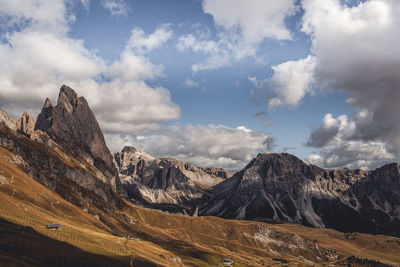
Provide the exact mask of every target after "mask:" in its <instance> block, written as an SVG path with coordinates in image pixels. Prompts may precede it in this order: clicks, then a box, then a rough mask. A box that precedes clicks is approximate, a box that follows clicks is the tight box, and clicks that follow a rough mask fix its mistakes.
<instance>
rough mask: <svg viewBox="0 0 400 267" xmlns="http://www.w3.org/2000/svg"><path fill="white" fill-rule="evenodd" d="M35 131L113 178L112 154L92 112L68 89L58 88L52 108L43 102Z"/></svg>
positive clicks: (81, 99) (115, 171)
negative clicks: (48, 137)
mask: <svg viewBox="0 0 400 267" xmlns="http://www.w3.org/2000/svg"><path fill="white" fill-rule="evenodd" d="M35 130H41V131H44V132H46V133H47V134H48V135H49V136H50V137H51V139H53V140H54V141H55V142H56V143H58V144H60V145H63V146H65V147H67V148H68V149H70V150H71V151H72V152H73V153H75V154H76V155H77V156H80V157H83V158H84V159H85V160H87V161H88V162H90V163H91V164H93V165H94V166H95V167H96V168H98V169H99V170H101V171H102V172H103V173H104V175H105V176H107V177H110V178H111V177H114V176H116V175H117V169H116V167H115V165H114V162H113V157H112V154H111V152H110V150H109V149H108V148H107V146H106V143H105V141H104V136H103V133H102V132H101V129H100V127H99V124H98V123H97V120H96V118H95V116H94V114H93V112H92V111H91V109H90V108H89V105H88V103H87V102H86V100H85V98H83V97H78V95H77V94H76V93H75V91H74V90H73V89H71V88H70V87H68V86H66V85H63V86H62V87H61V89H60V93H59V96H58V103H57V105H56V106H53V105H52V104H51V102H50V100H49V99H46V102H45V104H44V106H43V109H42V111H41V113H40V114H39V116H38V118H37V121H36V125H35Z"/></svg>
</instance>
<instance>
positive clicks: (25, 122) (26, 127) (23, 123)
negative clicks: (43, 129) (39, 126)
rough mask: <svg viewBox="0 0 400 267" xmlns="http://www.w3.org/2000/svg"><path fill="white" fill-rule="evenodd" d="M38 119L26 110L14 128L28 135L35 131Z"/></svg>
mask: <svg viewBox="0 0 400 267" xmlns="http://www.w3.org/2000/svg"><path fill="white" fill-rule="evenodd" d="M35 124H36V120H35V119H34V118H33V117H32V116H31V115H30V114H29V113H28V112H24V114H22V116H21V118H20V119H19V120H18V121H17V123H16V124H15V126H14V130H15V131H17V132H18V133H21V134H24V135H26V136H28V137H30V136H31V134H32V133H33V132H34V131H35Z"/></svg>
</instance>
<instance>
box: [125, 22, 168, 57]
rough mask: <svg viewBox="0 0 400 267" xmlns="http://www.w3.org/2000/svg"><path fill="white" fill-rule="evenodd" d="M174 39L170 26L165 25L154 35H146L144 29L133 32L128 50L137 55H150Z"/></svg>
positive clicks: (136, 29)
mask: <svg viewBox="0 0 400 267" xmlns="http://www.w3.org/2000/svg"><path fill="white" fill-rule="evenodd" d="M171 37H172V30H171V29H170V25H169V24H163V25H161V26H160V27H158V28H157V29H156V30H155V31H154V32H153V33H152V34H146V33H145V32H144V31H143V30H142V29H140V28H135V29H133V30H132V33H131V37H130V38H129V41H128V44H127V49H131V50H134V51H135V52H136V53H140V54H144V53H148V52H150V51H151V50H153V49H155V48H159V47H161V46H162V45H163V44H165V43H166V42H167V41H168V40H169V39H170V38H171Z"/></svg>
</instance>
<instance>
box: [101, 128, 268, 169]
mask: <svg viewBox="0 0 400 267" xmlns="http://www.w3.org/2000/svg"><path fill="white" fill-rule="evenodd" d="M106 139H107V144H108V145H109V146H110V148H111V149H112V150H113V151H120V150H121V149H122V147H123V146H125V145H131V146H135V147H138V148H140V149H142V150H144V151H146V152H149V153H151V154H153V155H155V156H159V157H160V156H161V157H175V158H179V159H181V160H183V161H188V162H192V163H194V164H196V165H199V166H209V167H223V168H227V169H231V170H238V169H240V168H243V167H244V166H245V164H247V163H248V162H249V161H250V160H251V159H252V157H254V156H255V153H256V152H259V151H268V150H270V149H271V146H272V143H273V138H272V137H271V136H270V135H268V134H266V133H259V132H254V131H251V130H250V129H247V128H246V127H244V126H239V127H237V128H230V127H227V126H223V125H218V126H216V125H198V126H190V125H189V126H186V127H183V128H181V127H168V128H166V129H163V130H162V131H160V132H159V133H157V134H152V135H148V136H140V137H134V136H131V135H115V134H114V135H106ZM238 140H240V142H239V141H238Z"/></svg>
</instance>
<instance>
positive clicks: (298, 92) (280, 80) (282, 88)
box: [268, 56, 317, 107]
mask: <svg viewBox="0 0 400 267" xmlns="http://www.w3.org/2000/svg"><path fill="white" fill-rule="evenodd" d="M316 64H317V62H316V59H315V57H313V56H308V57H306V58H304V59H300V60H297V61H287V62H284V63H282V64H279V65H276V66H272V69H273V71H274V74H273V76H272V78H271V84H270V86H271V88H273V90H274V91H275V92H276V95H277V96H276V97H274V98H272V99H269V100H268V105H269V106H270V107H277V106H283V105H288V106H296V105H297V104H298V103H299V101H300V100H301V99H302V98H303V97H304V96H305V95H306V94H307V93H311V92H312V84H313V81H314V77H313V75H314V68H315V66H316Z"/></svg>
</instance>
